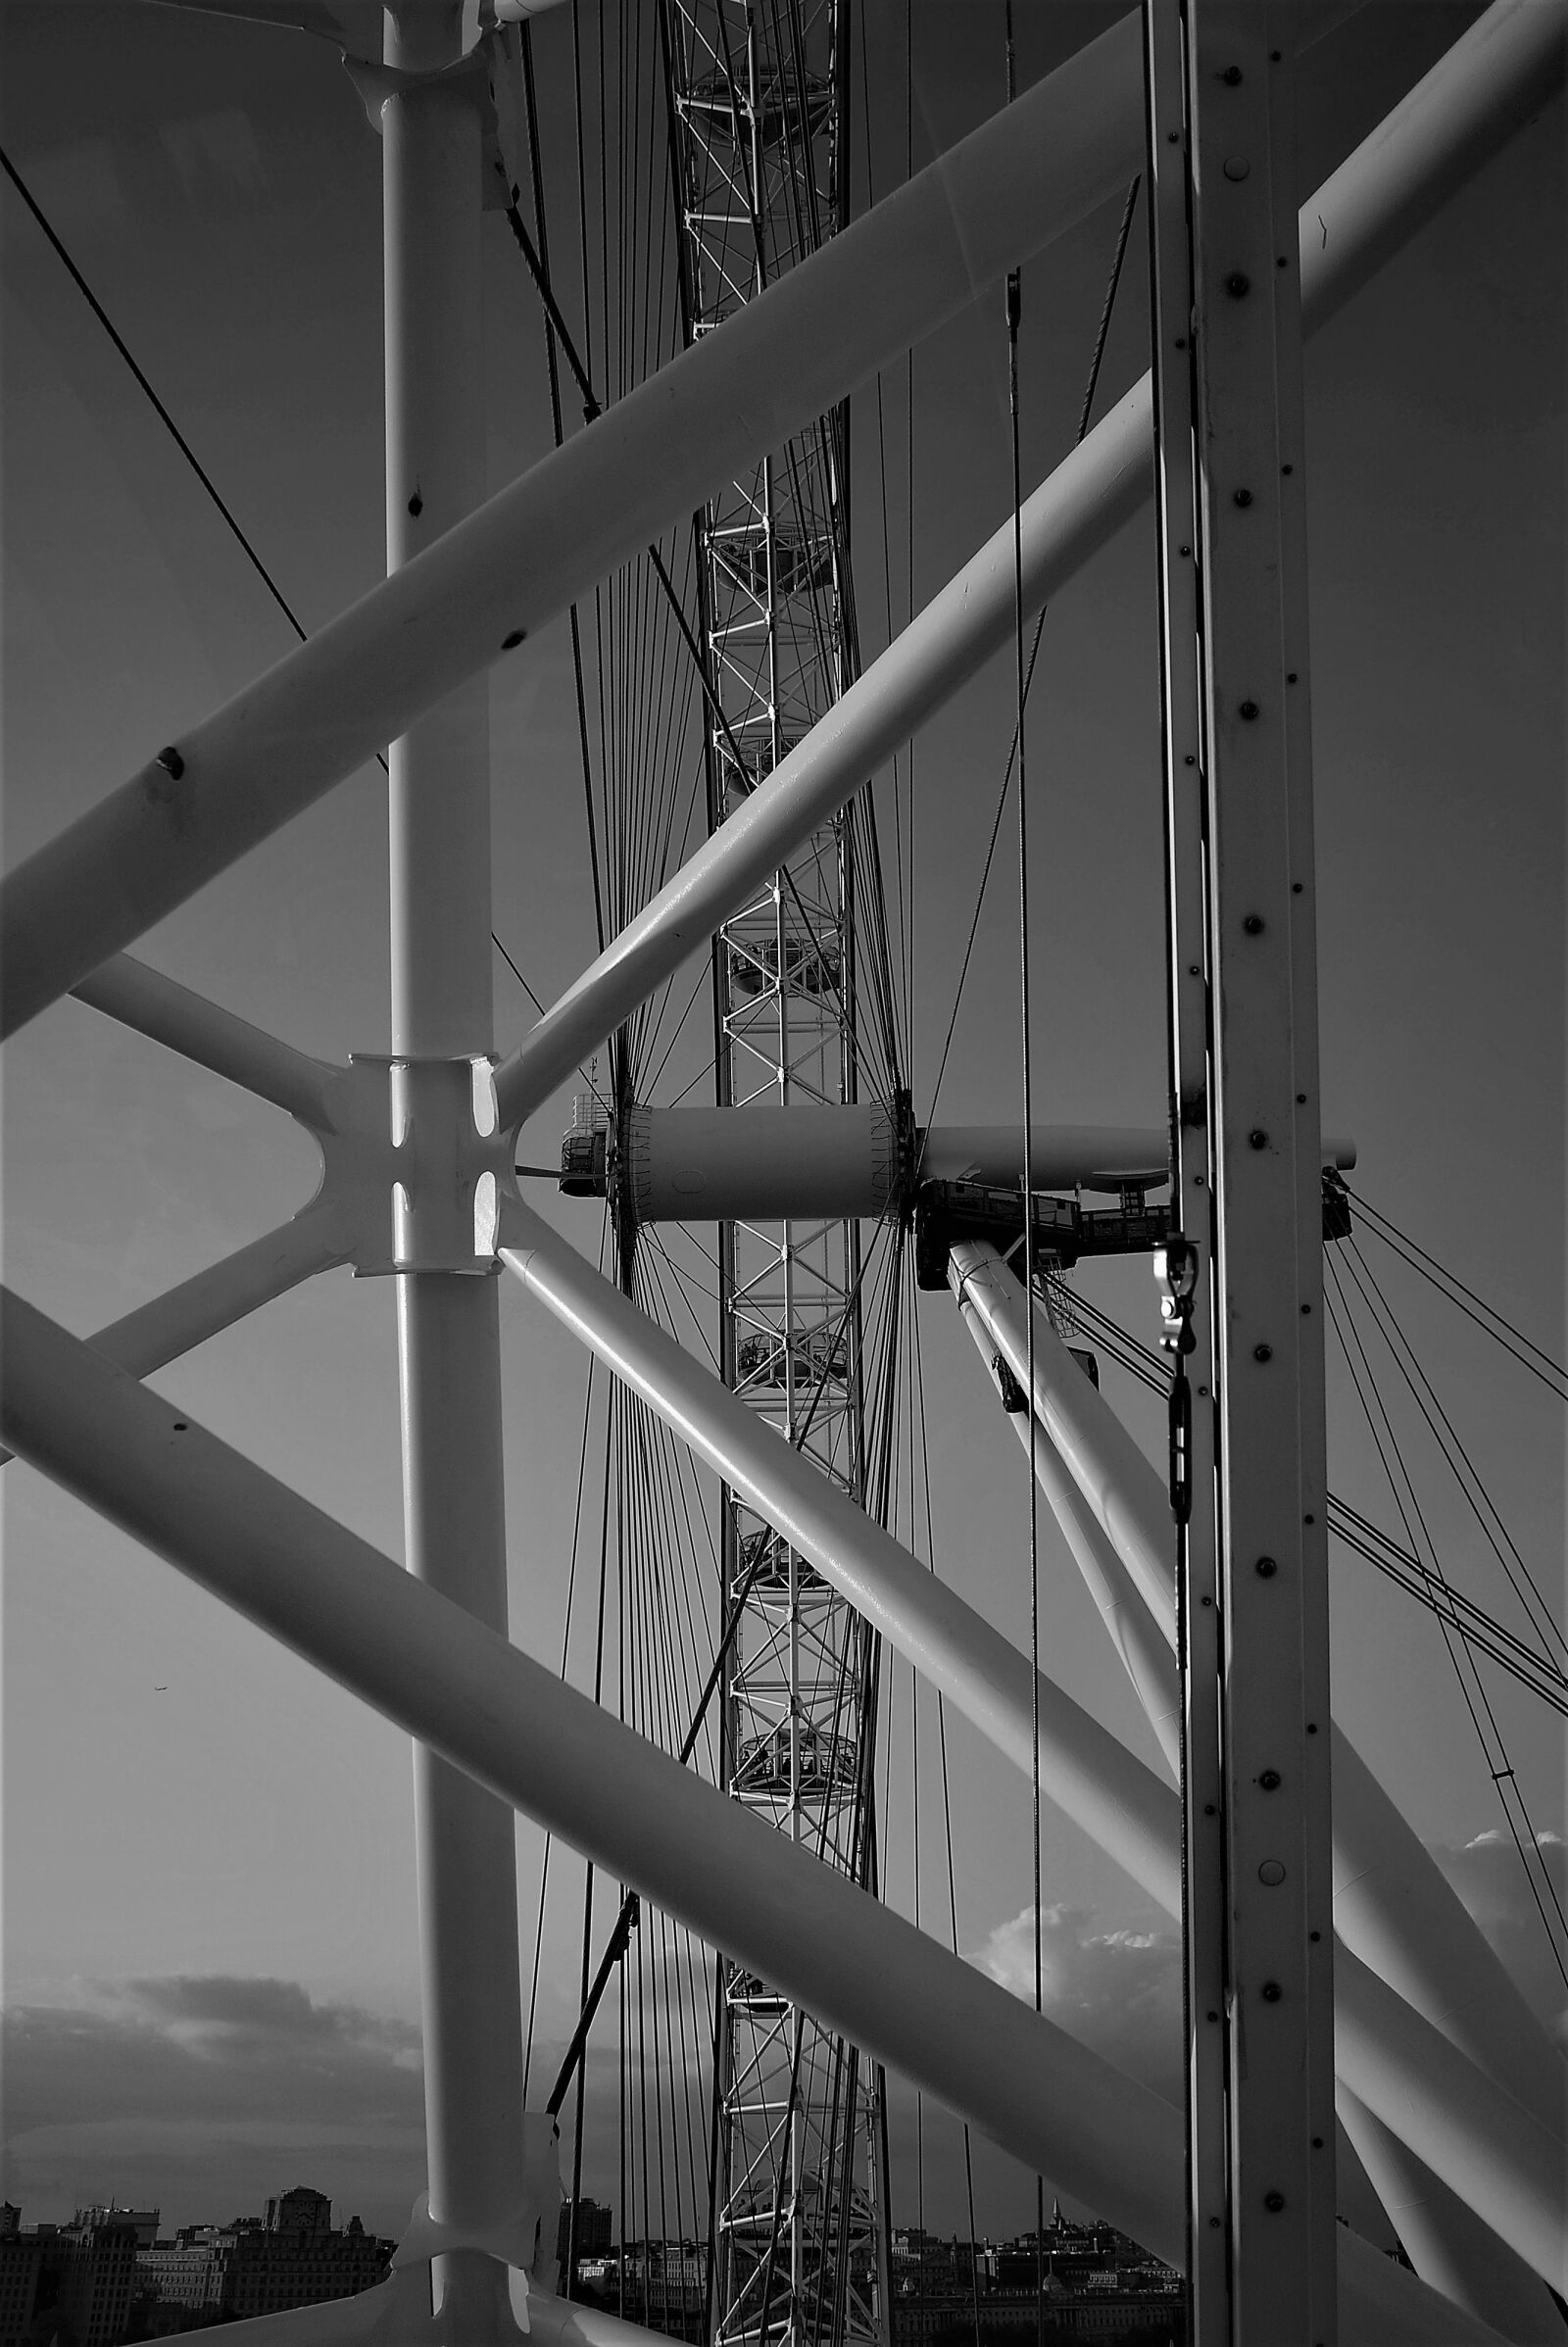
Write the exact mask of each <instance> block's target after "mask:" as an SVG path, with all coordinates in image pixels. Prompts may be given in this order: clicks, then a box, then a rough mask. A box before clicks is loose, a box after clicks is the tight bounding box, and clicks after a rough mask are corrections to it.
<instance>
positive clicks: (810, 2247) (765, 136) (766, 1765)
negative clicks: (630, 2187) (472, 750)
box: [669, 0, 886, 2341]
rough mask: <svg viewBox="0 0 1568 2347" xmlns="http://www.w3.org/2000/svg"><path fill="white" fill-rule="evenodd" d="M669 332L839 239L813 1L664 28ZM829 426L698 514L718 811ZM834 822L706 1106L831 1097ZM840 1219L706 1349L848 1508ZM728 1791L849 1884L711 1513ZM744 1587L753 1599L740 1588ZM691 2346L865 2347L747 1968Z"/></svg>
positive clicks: (851, 1759) (813, 683) (803, 1244)
mask: <svg viewBox="0 0 1568 2347" xmlns="http://www.w3.org/2000/svg"><path fill="white" fill-rule="evenodd" d="M669 24H670V29H671V33H672V39H671V50H672V54H673V56H674V59H675V61H676V63H675V68H674V73H673V81H674V96H675V109H674V111H675V116H676V120H677V122H678V124H679V130H680V135H679V140H678V152H679V159H680V161H679V184H680V189H681V210H682V215H683V219H682V225H683V228H684V232H685V254H686V269H687V286H688V303H689V325H690V330H691V333H692V336H693V338H694V339H695V338H700V337H702V336H703V335H705V334H707V333H709V332H711V330H712V328H713V327H715V326H717V325H719V324H720V323H721V322H722V321H723V320H724V319H725V318H727V317H729V316H730V315H731V314H732V313H733V312H735V311H736V310H738V309H740V308H742V307H743V306H744V305H746V304H747V303H749V302H750V301H752V300H754V299H755V298H756V296H757V295H759V294H760V293H761V292H762V291H763V290H765V288H766V286H767V285H768V284H769V283H771V282H772V281H773V280H774V279H775V278H777V277H778V276H780V275H782V274H783V272H784V271H785V270H787V269H790V268H791V267H792V266H793V265H794V264H795V263H796V262H797V261H799V260H800V259H802V258H804V257H805V256H806V255H807V254H809V253H810V252H812V251H814V250H815V249H816V248H817V247H818V246H819V245H820V244H821V243H822V241H823V239H824V238H825V237H826V236H827V235H829V234H830V233H831V232H832V231H833V229H834V228H835V227H836V226H837V225H838V224H839V221H840V219H841V211H842V199H843V189H842V186H841V179H840V151H841V142H840V115H839V108H840V99H841V86H840V85H841V65H842V59H841V55H840V34H839V20H838V11H837V8H836V6H835V5H832V4H831V0H822V4H820V5H816V6H812V7H809V8H804V9H803V8H801V7H798V6H796V7H791V8H790V9H789V10H788V11H785V10H782V9H780V8H778V7H774V8H772V9H771V10H758V9H755V8H752V7H748V6H745V5H737V4H736V0H718V5H716V6H713V5H709V4H708V0H702V4H701V5H695V6H693V5H676V6H674V7H672V8H671V10H670V11H669ZM846 436H847V419H846V416H845V413H844V411H843V410H842V409H835V410H833V411H831V412H830V413H829V414H828V415H827V416H824V417H822V418H821V419H820V420H819V421H818V422H817V423H816V424H814V425H813V426H812V427H811V428H810V429H809V430H808V431H806V432H803V433H800V434H798V435H797V436H796V437H795V438H793V439H791V440H789V441H787V442H786V443H785V444H784V445H783V446H782V447H781V448H779V449H776V450H771V451H768V452H766V453H765V454H763V455H762V456H761V458H760V460H759V461H758V462H757V463H755V464H754V465H749V466H748V468H747V469H746V470H745V471H744V472H743V473H741V474H739V475H738V476H737V477H736V478H734V479H733V480H732V481H730V482H728V483H727V484H726V485H725V487H724V488H723V489H722V490H721V491H720V492H719V494H718V495H717V496H715V497H714V498H712V499H711V500H710V502H709V504H708V505H707V507H706V509H705V511H704V513H703V516H702V525H701V532H700V537H701V555H702V594H703V601H704V637H705V645H706V650H707V653H708V658H709V665H710V676H711V682H712V685H713V688H714V694H715V698H716V702H717V705H718V706H717V709H714V710H713V711H712V713H711V718H710V725H709V758H710V775H711V813H712V816H713V819H714V820H715V821H719V822H721V821H722V820H723V819H724V818H725V817H726V816H727V815H729V814H731V813H732V812H733V811H734V810H735V809H736V808H737V807H740V806H741V805H743V804H744V803H745V801H746V800H747V799H748V798H749V797H750V796H751V794H752V793H753V792H754V791H755V790H756V788H757V786H758V784H759V783H760V782H761V781H762V780H763V779H764V778H765V777H766V776H767V775H768V774H770V773H771V772H772V771H773V769H774V767H775V766H777V765H778V764H779V762H780V760H781V759H782V758H784V757H786V756H787V755H788V753H789V752H790V751H791V750H792V749H794V748H795V746H796V745H797V744H798V743H799V742H801V741H803V740H804V739H805V738H806V736H807V734H808V733H809V731H810V729H811V727H812V726H813V725H814V724H815V722H816V720H817V718H818V717H819V716H821V714H822V713H823V711H824V710H825V709H827V708H828V707H829V706H830V705H831V704H832V703H833V701H834V700H836V699H837V697H838V695H839V693H840V692H841V691H842V689H843V686H844V683H845V680H846V675H847V673H848V671H849V669H850V667H851V666H852V664H853V658H854V619H853V608H852V606H851V602H850V596H849V583H848V582H849V572H848V546H847V539H846V526H845V513H844V505H843V483H844V464H845V456H846ZM853 854H854V848H853V840H852V835H851V826H850V821H849V818H848V816H840V817H839V818H838V820H837V821H835V822H834V823H832V824H830V825H828V826H827V827H826V828H824V829H823V830H822V831H820V832H818V833H816V834H815V835H814V836H813V837H812V838H811V839H810V840H809V841H808V842H807V844H806V846H805V848H804V849H803V851H802V852H801V853H800V854H799V855H798V856H795V857H794V858H793V859H792V861H791V862H790V864H789V865H788V866H787V867H785V868H784V869H782V870H781V871H778V872H776V873H775V874H773V875H772V876H771V878H770V880H769V881H768V882H767V883H766V884H765V885H764V886H763V887H761V888H760V889H759V890H758V891H757V892H756V893H755V894H754V895H753V897H752V899H751V901H750V902H749V903H748V904H747V905H745V906H744V907H743V908H742V909H741V910H740V911H739V912H738V913H737V914H736V916H735V917H734V918H732V919H731V920H730V921H728V922H727V923H726V924H725V926H724V928H723V930H722V932H721V935H720V940H719V944H718V949H717V953H716V956H715V987H716V991H717V996H718V1021H719V1030H720V1035H721V1038H722V1047H721V1048H722V1052H723V1058H724V1065H723V1068H722V1073H721V1089H722V1097H724V1098H727V1099H728V1100H730V1101H731V1102H732V1103H733V1104H736V1105H745V1104H747V1103H750V1102H756V1101H764V1100H776V1101H777V1102H778V1103H779V1104H780V1105H781V1106H785V1105H792V1104H793V1105H800V1106H817V1105H820V1104H825V1103H837V1102H840V1101H845V1100H852V1099H853V1098H854V1097H855V1086H856V1069H855V1056H854V1038H853V1033H852V1026H851V1022H852V1018H853V1000H854V949H853V940H852V935H851V905H852V902H853V876H852V860H853ZM858 1259H859V1241H858V1229H857V1227H856V1226H855V1225H854V1224H849V1223H839V1222H814V1223H809V1224H801V1223H795V1224H783V1225H775V1226H771V1227H766V1226H758V1225H749V1224H737V1225H736V1226H735V1227H734V1233H733V1238H732V1240H731V1242H730V1244H729V1247H728V1248H727V1250H726V1257H725V1265H724V1277H723V1279H722V1283H721V1287H722V1295H721V1309H722V1311H723V1313H724V1316H725V1318H726V1321H727V1323H728V1326H727V1329H726V1332H725V1334H726V1344H725V1347H724V1358H725V1360H726V1363H727V1365H728V1370H729V1374H730V1377H731V1379H732V1382H733V1384H734V1387H735V1390H736V1391H737V1392H738V1393H740V1394H744V1395H745V1397H746V1399H747V1400H748V1402H749V1403H750V1404H751V1405H752V1407H753V1408H754V1409H755V1410H756V1411H757V1412H758V1413H759V1414H760V1416H761V1417H762V1418H763V1419H764V1420H765V1421H766V1422H767V1423H769V1424H771V1425H773V1426H774V1427H776V1428H777V1430H778V1431H779V1433H780V1434H782V1435H783V1436H784V1437H785V1439H786V1440H787V1441H790V1442H795V1443H796V1444H798V1445H799V1446H800V1447H801V1448H803V1449H804V1450H805V1451H806V1452H807V1453H808V1454H809V1456H810V1457H812V1458H813V1459H815V1460H816V1461H817V1462H818V1463H819V1465H820V1466H821V1467H822V1469H823V1470H824V1471H825V1472H826V1473H828V1474H830V1475H831V1476H832V1477H833V1478H834V1479H835V1480H836V1481H837V1482H838V1483H839V1484H841V1485H842V1487H843V1488H844V1489H845V1490H846V1491H849V1492H850V1493H851V1494H852V1495H853V1496H854V1497H855V1498H857V1499H858V1500H861V1501H862V1502H863V1498H864V1490H865V1458H864V1440H863V1403H862V1394H861V1378H860V1361H859V1357H858V1345H859V1331H858V1322H857V1317H856V1314H855V1311H854V1309H853V1303H852V1299H853V1297H854V1296H855V1294H856V1288H857V1272H858ZM727 1504H728V1507H729V1511H730V1517H729V1522H728V1525H727V1539H726V1542H725V1555H726V1559H727V1561H728V1574H727V1578H728V1581H729V1587H730V1602H731V1603H733V1602H734V1601H735V1599H736V1598H737V1597H743V1596H745V1597H746V1604H745V1610H744V1613H743V1616H742V1620H741V1626H740V1630H739V1633H738V1636H737V1638H736V1642H735V1648H734V1652H733V1658H732V1663H731V1668H730V1674H729V1684H728V1688H727V1695H728V1703H727V1707H726V1720H725V1727H726V1737H727V1755H726V1762H727V1776H728V1783H729V1788H730V1791H731V1792H732V1794H733V1796H734V1797H735V1798H736V1799H737V1800H739V1801H741V1802H743V1803H745V1804H746V1805H747V1806H748V1807H750V1808H752V1809H754V1810H755V1811H757V1812H758V1813H760V1814H761V1815H763V1816H765V1817H767V1818H768V1819H769V1821H770V1822H771V1823H773V1824H774V1825H776V1826H777V1827H778V1828H779V1830H780V1831H781V1832H784V1833H787V1834H790V1835H791V1837H792V1838H793V1839H794V1840H796V1841H798V1842H801V1843H804V1844H805V1845H806V1846H808V1847H809V1848H810V1849H812V1850H813V1851H815V1852H816V1853H817V1854H818V1855H819V1856H820V1857H821V1858H822V1859H823V1860H825V1861H826V1862H828V1863H830V1864H832V1865H834V1866H837V1867H839V1868H841V1869H843V1870H844V1871H846V1872H847V1873H849V1874H851V1875H852V1876H855V1877H856V1878H858V1879H864V1877H865V1875H866V1872H867V1869H868V1867H869V1865H870V1860H871V1839H870V1834H869V1831H868V1828H869V1818H868V1805H869V1798H870V1794H869V1776H868V1772H867V1770H866V1768H865V1766H864V1759H865V1755H866V1752H867V1750H868V1737H867V1730H868V1726H869V1722H870V1718H871V1716H872V1714H873V1708H874V1687H872V1686H871V1685H870V1684H869V1681H870V1675H871V1674H872V1673H874V1668H875V1663H874V1642H873V1641H872V1640H871V1638H870V1636H869V1634H868V1633H867V1632H866V1630H865V1628H864V1626H863V1625H862V1624H861V1623H860V1622H859V1621H858V1617H857V1616H856V1615H855V1614H854V1613H853V1611H852V1610H851V1609H850V1608H849V1607H848V1606H847V1605H846V1604H845V1603H844V1601H843V1600H842V1598H840V1597H839V1596H838V1595H837V1594H836V1593H835V1592H834V1591H833V1590H832V1589H830V1588H829V1587H828V1586H827V1584H825V1583H824V1582H822V1581H821V1580H820V1579H819V1578H818V1576H817V1575H816V1574H815V1573H813V1572H812V1570H811V1568H810V1566H809V1564H808V1563H807V1562H806V1561H805V1560H804V1559H803V1558H802V1557H801V1556H800V1555H799V1554H798V1553H797V1552H796V1551H795V1550H793V1549H792V1548H791V1547H790V1545H789V1543H788V1542H787V1541H786V1540H782V1539H781V1538H780V1536H779V1535H778V1534H777V1533H775V1532H774V1530H773V1529H772V1527H771V1526H770V1525H769V1524H768V1523H767V1522H766V1521H765V1520H764V1519H763V1518H762V1517H761V1516H760V1515H758V1514H757V1513H756V1512H755V1511H754V1510H751V1509H748V1508H746V1507H744V1506H743V1505H741V1504H739V1503H738V1502H737V1501H735V1500H734V1499H733V1497H731V1498H729V1500H728V1502H727ZM748 1589H749V1591H750V1594H749V1596H747V1590H748ZM724 2009H725V2016H726V2030H725V2035H726V2039H727V2042H726V2043H725V2045H724V2046H723V2047H722V2049H721V2053H720V2079H721V2089H722V2093H723V2125H722V2129H721V2143H720V2164H721V2165H720V2179H721V2180H720V2181H719V2183H718V2185H717V2187H716V2189H717V2191H718V2193H719V2196H720V2209H721V2215H720V2221H719V2226H718V2240H719V2248H720V2259H721V2264H720V2274H719V2285H718V2293H717V2301H716V2306H717V2316H716V2320H717V2335H718V2336H719V2338H720V2339H723V2340H726V2341H739V2340H743V2339H745V2340H756V2339H761V2338H775V2337H777V2338H796V2337H810V2338H812V2339H818V2338H821V2337H824V2336H825V2337H830V2338H844V2339H848V2340H854V2339H858V2338H876V2337H885V2335H886V2332H885V2325H884V2324H882V2323H879V2321H878V2312H877V2308H876V2305H875V2303H874V2300H873V2296H872V2292H871V2286H870V2285H871V2282H872V2277H873V2276H874V2275H875V2274H878V2273H879V2272H880V2271H882V2270H883V2268H884V2264H885V2261H884V2259H883V2257H882V2255H881V2252H880V2248H879V2243H878V2237H877V2234H878V2221H877V2195H876V2182H877V2178H878V2176H879V2174H880V2157H879V2149H878V2128H877V2126H876V2119H875V2111H874V2106H873V2101H872V2098H871V2095H870V2093H869V2091H868V2089H869V2087H870V2085H871V2082H872V2081H871V2080H870V2079H869V2078H867V2076H866V2074H865V2072H864V2071H863V2069H861V2068H860V2066H859V2065H858V2062H857V2058H856V2056H855V2053H854V2050H853V2049H852V2048H850V2047H848V2046H846V2045H845V2043H844V2042H843V2040H842V2039H839V2038H836V2037H834V2036H832V2035H831V2034H830V2033H828V2032H825V2031H823V2030H821V2029H819V2028H818V2027H817V2025H816V2024H815V2023H814V2022H813V2021H812V2020H811V2019H810V2018H809V2016H808V2015H805V2014H803V2013H802V2012H801V2011H800V2009H799V2008H798V2007H796V2006H793V2005H791V2004H790V2003H789V2002H788V2001H787V2000H785V1999H782V1998H780V1997H778V1996H776V1995H774V1994H773V1993H772V1992H771V1991H770V1990H769V1989H767V1988H766V1987H765V1986H763V1984H762V1983H760V1981H758V1980H756V1979H755V1978H754V1977H753V1976H751V1975H749V1974H747V1973H745V1972H744V1971H733V1972H731V1973H730V1974H729V1975H728V1977H727V1979H726V1981H725V1988H724Z"/></svg>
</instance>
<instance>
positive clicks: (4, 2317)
mask: <svg viewBox="0 0 1568 2347" xmlns="http://www.w3.org/2000/svg"><path fill="white" fill-rule="evenodd" d="M4 2219H5V2222H4V2223H3V2224H0V2347H24V2342H25V2340H26V2338H27V2336H28V2333H29V2331H30V2329H31V2325H32V2314H33V2300H34V2298H35V2296H36V2293H37V2288H38V2267H39V2260H40V2257H41V2254H42V2253H41V2250H40V2247H39V2242H38V2236H37V2234H36V2233H25V2232H24V2231H23V2229H22V2211H21V2210H20V2209H19V2208H16V2207H14V2206H13V2204H12V2203H11V2202H10V2201H7V2202H6V2204H5V2210H4Z"/></svg>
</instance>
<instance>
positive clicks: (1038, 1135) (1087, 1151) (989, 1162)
mask: <svg viewBox="0 0 1568 2347" xmlns="http://www.w3.org/2000/svg"><path fill="white" fill-rule="evenodd" d="M915 1153H916V1158H917V1162H918V1166H919V1178H920V1180H921V1181H922V1182H986V1183H990V1184H992V1185H993V1186H995V1187H997V1188H1003V1187H1005V1186H1006V1185H1008V1184H1011V1183H1015V1182H1018V1181H1020V1180H1021V1179H1022V1177H1023V1127H1022V1126H1021V1125H927V1126H926V1127H925V1129H924V1130H923V1132H922V1133H921V1134H920V1136H919V1141H918V1144H917V1148H916V1152H915ZM1029 1163H1030V1169H1031V1171H1032V1172H1033V1175H1034V1180H1035V1187H1036V1189H1037V1190H1071V1189H1075V1188H1079V1187H1081V1188H1083V1189H1085V1190H1119V1189H1120V1188H1121V1186H1122V1184H1123V1183H1124V1182H1142V1183H1144V1184H1146V1185H1147V1186H1148V1187H1149V1188H1151V1189H1152V1188H1153V1186H1154V1185H1155V1184H1156V1183H1159V1182H1168V1181H1169V1179H1170V1143H1169V1141H1168V1139H1167V1137H1166V1135H1165V1133H1164V1132H1163V1131H1162V1130H1160V1129H1159V1128H1158V1127H1156V1126H1153V1125H1149V1126H1133V1127H1127V1128H1121V1127H1117V1126H1115V1125H1036V1126H1035V1127H1034V1129H1033V1131H1032V1132H1031V1134H1030V1137H1029Z"/></svg>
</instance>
